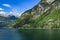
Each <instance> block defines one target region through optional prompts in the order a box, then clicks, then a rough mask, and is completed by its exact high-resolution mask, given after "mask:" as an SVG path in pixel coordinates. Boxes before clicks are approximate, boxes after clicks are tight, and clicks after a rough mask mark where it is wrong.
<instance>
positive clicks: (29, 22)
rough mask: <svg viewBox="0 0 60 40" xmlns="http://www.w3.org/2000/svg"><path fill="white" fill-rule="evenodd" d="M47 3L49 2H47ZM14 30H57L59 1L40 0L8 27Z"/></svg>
mask: <svg viewBox="0 0 60 40" xmlns="http://www.w3.org/2000/svg"><path fill="white" fill-rule="evenodd" d="M48 1H49V0H48ZM9 27H14V28H44V29H50V28H59V27H60V0H54V1H53V0H51V1H49V2H47V0H45V1H44V0H41V2H40V3H39V4H38V5H36V6H35V7H33V8H32V9H30V10H27V11H26V12H24V13H23V14H22V15H21V16H20V19H18V20H17V21H16V22H15V23H13V24H11V25H9Z"/></svg>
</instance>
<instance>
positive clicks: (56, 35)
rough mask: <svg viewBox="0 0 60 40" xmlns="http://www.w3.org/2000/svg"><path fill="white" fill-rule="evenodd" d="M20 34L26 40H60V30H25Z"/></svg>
mask: <svg viewBox="0 0 60 40" xmlns="http://www.w3.org/2000/svg"><path fill="white" fill-rule="evenodd" d="M20 33H21V34H23V35H24V37H25V38H26V40H60V29H24V30H20Z"/></svg>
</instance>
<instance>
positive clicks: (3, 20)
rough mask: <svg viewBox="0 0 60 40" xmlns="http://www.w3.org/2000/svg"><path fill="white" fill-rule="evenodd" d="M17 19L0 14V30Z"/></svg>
mask: <svg viewBox="0 0 60 40" xmlns="http://www.w3.org/2000/svg"><path fill="white" fill-rule="evenodd" d="M17 19H18V18H17V17H16V16H14V15H8V16H7V15H4V14H0V28H2V27H6V26H7V25H8V24H10V23H13V22H14V21H15V20H17Z"/></svg>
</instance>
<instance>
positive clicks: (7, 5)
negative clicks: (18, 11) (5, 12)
mask: <svg viewBox="0 0 60 40" xmlns="http://www.w3.org/2000/svg"><path fill="white" fill-rule="evenodd" d="M2 5H3V6H6V7H11V5H10V4H2Z"/></svg>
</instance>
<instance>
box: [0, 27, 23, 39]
mask: <svg viewBox="0 0 60 40" xmlns="http://www.w3.org/2000/svg"><path fill="white" fill-rule="evenodd" d="M0 40H22V37H21V36H20V34H19V33H18V31H17V29H7V28H1V29H0Z"/></svg>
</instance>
